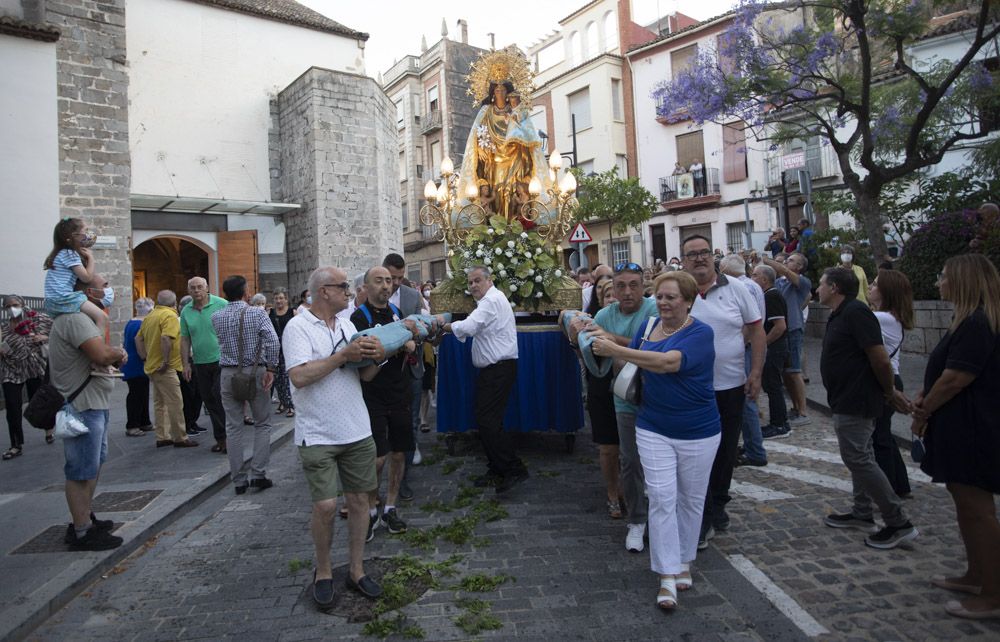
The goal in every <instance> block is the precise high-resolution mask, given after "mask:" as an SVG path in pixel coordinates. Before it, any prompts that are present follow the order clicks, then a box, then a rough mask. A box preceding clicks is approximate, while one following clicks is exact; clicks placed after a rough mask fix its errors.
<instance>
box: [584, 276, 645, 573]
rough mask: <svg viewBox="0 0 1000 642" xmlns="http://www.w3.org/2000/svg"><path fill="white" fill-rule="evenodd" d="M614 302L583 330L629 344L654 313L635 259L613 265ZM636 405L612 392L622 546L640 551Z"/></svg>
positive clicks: (642, 490) (642, 500)
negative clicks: (622, 499) (623, 525)
mask: <svg viewBox="0 0 1000 642" xmlns="http://www.w3.org/2000/svg"><path fill="white" fill-rule="evenodd" d="M611 283H612V287H613V288H614V292H615V298H616V299H618V300H617V301H616V302H615V303H612V304H611V305H608V306H605V307H603V308H601V310H600V311H599V312H598V313H597V315H596V316H595V317H594V322H593V323H592V324H590V325H588V326H586V327H585V328H583V329H584V330H586V331H588V332H590V333H591V335H592V336H594V337H597V336H603V337H606V338H608V339H610V340H611V341H614V342H615V343H617V344H618V345H621V346H625V347H628V346H629V345H630V344H631V343H632V338H633V337H635V334H636V332H638V331H639V329H640V328H642V327H644V325H645V323H646V320H647V319H649V317H652V316H656V315H657V314H658V312H657V311H656V302H655V301H654V300H653V299H651V298H646V297H644V296H643V295H642V266H641V265H638V264H637V263H621V264H619V265H618V266H616V269H615V272H614V276H613V277H612V281H611ZM637 412H638V408H636V407H635V406H633V405H632V404H630V403H627V402H626V401H625V400H624V399H620V398H619V397H618V396H615V419H616V420H617V423H618V457H619V461H620V462H621V463H620V465H621V475H620V479H621V488H622V492H623V493H624V494H625V505H626V506H627V507H628V515H627V517H626V521H625V523H626V527H627V529H628V531H627V533H626V534H625V550H628V551H631V552H633V553H639V552H642V549H643V548H644V547H645V544H644V543H643V537H644V536H645V534H646V517H647V515H648V512H647V505H646V497H645V480H644V478H643V474H642V464H641V463H640V462H639V449H638V447H637V446H636V443H635V415H636V413H637Z"/></svg>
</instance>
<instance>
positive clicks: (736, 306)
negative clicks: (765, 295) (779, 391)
mask: <svg viewBox="0 0 1000 642" xmlns="http://www.w3.org/2000/svg"><path fill="white" fill-rule="evenodd" d="M691 316H693V317H694V318H696V319H698V320H699V321H701V322H702V323H707V324H708V325H710V326H712V330H713V331H714V332H715V368H714V372H713V374H714V379H715V380H714V388H715V390H729V389H730V388H736V387H738V386H742V385H743V384H745V383H746V381H747V375H746V369H745V361H744V356H743V354H744V342H743V326H744V325H748V324H751V323H759V322H760V320H761V313H760V310H759V309H758V308H757V303H756V301H754V300H753V297H752V296H750V291H749V290H747V289H746V288H745V287H744V286H743V284H742V283H740V282H739V281H738V280H736V279H730V278H727V277H726V275H724V274H720V275H718V277H717V278H716V281H715V285H713V286H712V287H711V288H709V290H708V292H706V293H705V294H704V295H701V294H699V295H698V296H696V297H695V300H694V305H693V306H692V307H691Z"/></svg>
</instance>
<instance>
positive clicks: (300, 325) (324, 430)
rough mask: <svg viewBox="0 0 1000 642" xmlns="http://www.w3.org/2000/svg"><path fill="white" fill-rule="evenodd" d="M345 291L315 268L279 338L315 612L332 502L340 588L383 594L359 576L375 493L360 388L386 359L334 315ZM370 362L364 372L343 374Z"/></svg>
mask: <svg viewBox="0 0 1000 642" xmlns="http://www.w3.org/2000/svg"><path fill="white" fill-rule="evenodd" d="M350 290H351V286H350V284H349V283H348V282H347V273H346V272H344V271H343V270H340V269H338V268H332V267H322V268H318V269H317V270H315V271H314V272H313V273H312V275H310V277H309V291H310V292H311V293H312V297H313V302H312V307H310V308H309V309H305V310H303V311H302V312H300V313H299V314H298V315H296V316H295V318H293V319H292V320H291V321H289V322H288V325H287V326H285V330H284V332H282V335H281V341H282V350H283V351H284V354H285V367H286V368H288V378H289V379H290V381H291V384H292V398H293V400H294V401H295V408H296V411H297V412H296V414H295V437H294V439H295V445H296V446H297V447H298V451H299V458H300V459H301V460H302V469H303V471H304V472H305V476H306V482H307V483H308V486H309V494H310V496H311V497H312V501H313V506H312V523H311V526H310V530H311V533H312V539H313V545H314V547H315V552H316V571H315V574H314V575H313V587H312V595H313V600H315V602H316V603H317V605H319V607H320V608H327V607H329V606H331V605H332V604H333V603H334V590H333V569H332V567H331V563H330V546H331V544H332V543H333V516H334V511H335V510H336V507H337V495H338V494H339V493H340V492H343V494H344V499H345V501H346V504H347V510H348V518H347V558H348V564H349V569H348V574H347V579H346V584H347V587H348V588H350V589H352V590H354V591H357V592H359V593H361V594H362V595H364V596H365V597H367V598H370V599H375V598H377V597H378V596H379V595H381V593H382V588H381V587H380V586H379V585H378V583H377V582H376V581H375V580H373V579H372V578H370V577H369V576H368V575H366V574H365V570H364V564H363V561H364V548H365V532H366V530H367V529H368V528H369V524H370V520H369V512H368V493H369V492H371V491H373V490H374V489H375V488H376V485H377V482H376V477H375V452H376V447H375V441H374V439H373V438H372V431H371V422H370V420H369V415H368V409H367V408H366V407H365V402H364V399H363V397H362V392H361V382H362V381H371V380H372V379H373V378H374V377H375V376H376V375H377V374H378V372H379V366H378V365H375V364H378V363H381V362H382V361H383V360H384V359H385V350H384V349H383V347H382V345H381V343H380V342H379V340H378V339H376V338H374V337H363V338H361V339H359V340H358V341H351V338H352V337H353V336H354V335H355V334H357V332H356V330H355V328H354V325H353V324H352V323H351V322H350V320H349V319H343V318H341V317H340V315H339V314H338V313H339V312H340V311H341V310H343V309H345V308H346V307H347V302H348V299H349V298H350ZM365 359H370V360H371V361H373V362H374V363H373V364H372V365H369V366H367V367H365V368H361V369H358V368H345V367H344V366H345V365H347V364H348V363H356V362H358V361H362V360H365Z"/></svg>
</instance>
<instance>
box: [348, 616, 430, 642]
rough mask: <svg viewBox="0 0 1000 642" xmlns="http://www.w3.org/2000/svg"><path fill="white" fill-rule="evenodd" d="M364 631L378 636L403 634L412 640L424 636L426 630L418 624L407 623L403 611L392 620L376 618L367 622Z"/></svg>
mask: <svg viewBox="0 0 1000 642" xmlns="http://www.w3.org/2000/svg"><path fill="white" fill-rule="evenodd" d="M362 632H363V633H364V634H365V635H370V636H372V637H376V638H387V637H389V636H390V635H401V636H403V637H404V638H409V639H412V640H422V639H423V638H424V630H423V629H422V628H420V627H419V626H417V625H416V624H410V625H407V624H406V616H405V615H403V614H402V613H399V614H397V615H396V617H394V618H392V619H391V620H388V619H380V618H376V619H374V620H372V621H370V622H367V623H366V624H365V628H364V629H362Z"/></svg>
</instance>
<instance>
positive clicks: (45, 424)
mask: <svg viewBox="0 0 1000 642" xmlns="http://www.w3.org/2000/svg"><path fill="white" fill-rule="evenodd" d="M91 379H93V377H92V376H91V375H87V378H86V379H85V380H84V382H83V383H82V384H80V387H79V388H77V389H76V390H74V391H73V394H71V395H70V396H69V398H66V397H63V396H62V393H61V392H59V391H58V390H56V387H55V386H53V385H52V384H51V383H43V384H42V385H41V387H39V388H38V390H36V391H35V394H33V395H31V401H29V402H28V407H27V408H25V409H24V418H25V419H26V420H27V421H28V423H29V424H31V425H32V426H34V427H35V428H38V429H40V430H52V429H53V428H55V427H56V414H57V413H58V412H59V411H60V410H62V407H63V406H65V405H66V404H68V403H73V400H74V399H76V398H77V396H79V394H80V393H81V392H83V389H84V388H86V387H87V384H88V383H90V380H91Z"/></svg>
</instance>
